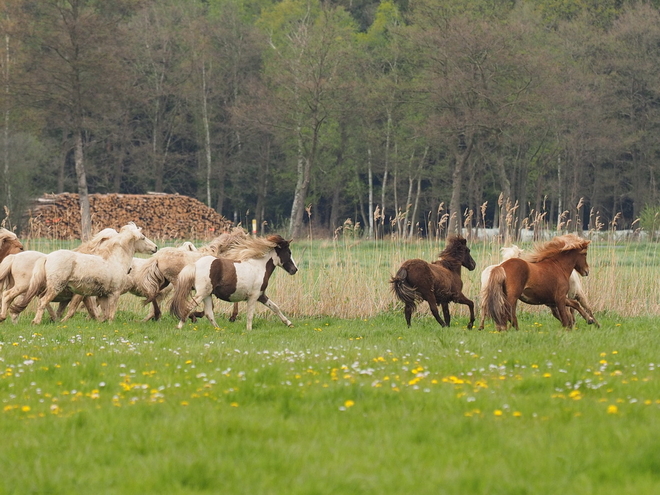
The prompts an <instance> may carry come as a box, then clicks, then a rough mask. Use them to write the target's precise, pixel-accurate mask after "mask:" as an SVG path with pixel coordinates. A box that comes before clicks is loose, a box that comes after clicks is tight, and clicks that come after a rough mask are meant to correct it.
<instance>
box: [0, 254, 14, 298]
mask: <svg viewBox="0 0 660 495" xmlns="http://www.w3.org/2000/svg"><path fill="white" fill-rule="evenodd" d="M14 258H15V256H14V255H13V254H10V255H9V256H7V257H5V259H4V260H2V263H0V288H2V289H6V288H9V287H11V286H13V285H14V281H13V277H12V276H11V269H12V266H13V264H14Z"/></svg>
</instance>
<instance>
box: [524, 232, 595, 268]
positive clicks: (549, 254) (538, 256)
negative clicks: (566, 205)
mask: <svg viewBox="0 0 660 495" xmlns="http://www.w3.org/2000/svg"><path fill="white" fill-rule="evenodd" d="M590 242H591V241H587V240H585V239H582V238H580V237H578V236H577V235H575V234H566V235H562V236H559V237H555V238H554V239H552V240H551V241H548V242H546V243H543V244H539V245H537V246H535V247H534V251H532V252H531V253H530V254H529V255H527V256H525V259H526V260H527V261H529V262H531V263H538V262H539V261H543V260H546V259H549V258H554V257H557V256H558V255H559V254H561V253H562V252H565V251H573V250H579V251H582V250H583V249H586V248H587V246H588V245H589V243H590Z"/></svg>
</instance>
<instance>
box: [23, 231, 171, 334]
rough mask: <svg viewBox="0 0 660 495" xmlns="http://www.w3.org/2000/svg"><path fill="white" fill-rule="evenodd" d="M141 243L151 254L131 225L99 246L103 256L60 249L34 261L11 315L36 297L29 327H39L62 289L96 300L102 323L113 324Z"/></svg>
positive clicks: (149, 243)
mask: <svg viewBox="0 0 660 495" xmlns="http://www.w3.org/2000/svg"><path fill="white" fill-rule="evenodd" d="M141 243H143V244H144V245H145V246H146V248H145V249H144V250H145V251H150V252H152V253H155V252H156V251H157V250H158V247H157V246H156V244H154V243H153V242H152V241H151V240H149V239H147V238H146V237H145V236H144V234H143V233H142V231H141V229H139V228H138V227H137V226H136V225H135V224H134V223H129V224H128V225H125V226H124V227H122V228H121V230H120V231H119V233H118V234H117V235H115V236H113V237H110V238H109V239H108V240H107V241H106V242H105V243H104V244H103V245H102V249H104V250H105V256H99V255H97V254H83V253H78V252H75V251H70V250H66V249H61V250H58V251H53V252H52V253H50V254H48V255H47V256H46V258H42V259H40V260H38V261H37V263H36V264H35V266H34V269H33V272H32V278H31V280H30V286H29V288H28V291H27V293H26V294H25V295H24V296H23V299H22V300H21V302H20V303H18V304H14V305H13V306H12V311H16V312H19V313H20V312H21V311H23V310H24V309H25V308H26V307H27V305H28V303H29V302H30V300H31V299H32V298H34V297H36V296H39V295H40V294H42V292H43V295H41V296H40V301H39V306H38V307H37V312H36V314H35V316H34V319H33V320H32V323H34V324H39V323H41V319H42V317H43V312H44V311H45V309H46V306H47V305H48V304H49V303H50V302H51V301H52V300H54V299H55V297H57V295H58V294H60V293H61V292H63V291H64V290H65V289H69V290H71V291H72V292H74V293H76V294H80V295H82V296H96V297H97V298H98V302H99V305H100V306H101V309H102V310H103V314H104V319H105V320H110V321H112V320H114V317H115V313H116V311H117V303H118V301H119V296H120V295H121V294H122V289H123V287H124V286H125V283H126V278H127V277H128V273H129V271H130V267H131V263H132V261H133V255H134V254H135V252H136V250H137V249H136V246H137V245H139V244H141Z"/></svg>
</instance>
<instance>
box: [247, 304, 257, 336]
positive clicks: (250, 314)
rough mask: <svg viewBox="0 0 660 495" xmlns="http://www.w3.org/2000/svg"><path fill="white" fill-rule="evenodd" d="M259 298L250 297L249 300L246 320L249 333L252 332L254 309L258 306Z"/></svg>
mask: <svg viewBox="0 0 660 495" xmlns="http://www.w3.org/2000/svg"><path fill="white" fill-rule="evenodd" d="M258 298H259V296H257V297H250V298H248V300H247V310H246V318H245V319H246V320H247V325H246V328H247V330H248V331H250V330H252V319H253V318H254V309H255V306H256V304H257V299H258Z"/></svg>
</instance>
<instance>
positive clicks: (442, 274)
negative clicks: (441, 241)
mask: <svg viewBox="0 0 660 495" xmlns="http://www.w3.org/2000/svg"><path fill="white" fill-rule="evenodd" d="M462 266H464V267H465V268H467V269H468V270H470V271H472V270H474V269H475V267H476V266H477V264H476V263H475V261H474V259H473V258H472V256H471V255H470V248H468V247H467V242H466V240H465V239H464V238H463V237H461V236H455V237H451V238H450V239H449V241H448V242H447V247H446V248H445V250H444V251H442V252H441V253H440V254H439V255H438V259H437V260H436V261H434V262H433V263H428V262H426V261H424V260H420V259H412V260H408V261H405V262H404V263H403V265H401V268H399V271H398V272H397V273H396V275H395V276H394V277H392V278H391V279H390V283H391V284H392V291H393V292H394V294H395V295H396V297H397V298H398V299H399V300H401V301H402V302H403V303H404V304H405V305H406V307H405V310H404V314H405V316H406V323H408V326H410V317H411V316H412V313H413V311H414V310H415V308H416V307H417V302H418V301H420V300H425V301H426V302H427V303H428V304H429V308H431V313H433V316H435V319H436V320H437V321H438V323H440V326H442V327H444V326H449V323H450V316H449V303H450V302H455V303H458V304H465V305H466V306H467V307H468V308H470V322H469V323H468V328H472V325H473V324H474V303H473V302H472V301H471V300H470V299H468V298H467V297H465V295H463V292H462V290H463V281H462V280H461V267H462ZM438 304H440V305H441V306H442V313H443V315H444V320H443V319H442V318H441V317H440V314H439V313H438Z"/></svg>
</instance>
